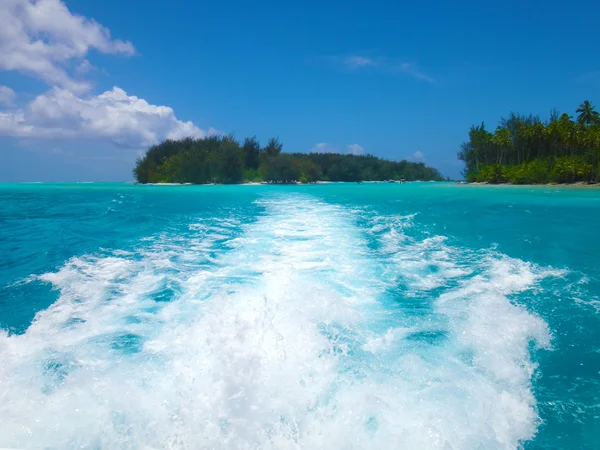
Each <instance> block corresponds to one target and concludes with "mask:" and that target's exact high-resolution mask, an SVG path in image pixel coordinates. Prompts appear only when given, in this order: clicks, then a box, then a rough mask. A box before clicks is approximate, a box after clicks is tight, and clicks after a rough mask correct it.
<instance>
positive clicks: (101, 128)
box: [0, 87, 217, 148]
mask: <svg viewBox="0 0 600 450" xmlns="http://www.w3.org/2000/svg"><path fill="white" fill-rule="evenodd" d="M216 133H217V132H216V130H213V129H210V130H208V131H204V130H201V129H200V128H198V127H196V126H195V125H194V124H193V123H192V122H184V121H181V120H179V119H177V117H175V113H174V112H173V109H172V108H170V107H168V106H157V105H152V104H150V103H148V102H147V101H146V100H144V99H141V98H138V97H135V96H130V95H127V93H126V92H125V91H124V90H122V89H120V88H118V87H114V88H113V89H112V90H110V91H106V92H104V93H102V94H100V95H97V96H88V97H87V98H82V97H78V96H76V95H75V94H73V93H72V92H70V91H68V90H67V89H62V88H54V89H52V90H51V91H49V92H47V93H45V94H42V95H39V96H38V97H36V98H35V99H34V100H33V101H32V102H31V103H29V105H27V107H26V108H24V109H22V110H18V111H14V112H4V113H0V134H3V135H8V136H15V137H31V138H48V139H88V140H103V141H109V142H111V143H113V144H115V145H118V146H123V147H131V148H140V147H147V146H149V145H153V144H156V143H158V142H160V141H162V140H164V139H179V138H182V137H187V136H190V137H196V138H199V137H204V136H206V135H208V134H216Z"/></svg>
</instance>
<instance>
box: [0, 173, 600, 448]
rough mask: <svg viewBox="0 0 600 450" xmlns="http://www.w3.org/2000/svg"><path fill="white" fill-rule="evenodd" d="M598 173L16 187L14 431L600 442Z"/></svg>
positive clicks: (8, 344)
mask: <svg viewBox="0 0 600 450" xmlns="http://www.w3.org/2000/svg"><path fill="white" fill-rule="evenodd" d="M599 257H600V190H596V189H577V188H559V187H534V188H532V187H481V186H478V187H474V186H457V185H453V184H447V183H410V184H402V185H398V184H377V185H375V184H372V185H368V184H362V185H357V184H329V185H315V186H135V185H130V184H15V185H0V447H9V448H27V449H29V448H40V449H42V448H44V449H74V448H78V449H81V448H84V449H119V448H124V449H163V448H172V449H179V448H181V449H184V448H185V449H188V448H189V449H197V448H215V449H219V448H234V449H365V448H372V449H388V448H390V449H391V448H394V449H398V448H403V449H444V450H449V449H515V448H525V449H546V448H552V449H555V448H572V449H582V448H600V259H599Z"/></svg>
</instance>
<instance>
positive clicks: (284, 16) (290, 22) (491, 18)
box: [0, 0, 600, 182]
mask: <svg viewBox="0 0 600 450" xmlns="http://www.w3.org/2000/svg"><path fill="white" fill-rule="evenodd" d="M599 17H600V2H597V1H588V0H583V1H580V2H578V3H577V5H573V4H569V3H566V2H564V0H563V1H554V0H548V1H544V2H542V1H522V0H521V1H518V2H517V1H512V0H510V1H504V2H466V1H459V2H456V1H453V2H446V1H421V2H410V3H409V2H380V1H370V2H347V1H311V0H310V1H303V2H296V1H285V2H260V1H259V2H241V1H218V2H214V1H212V2H204V1H183V0H170V1H168V2H167V1H164V0H162V1H159V0H146V1H144V2H141V1H137V2H136V1H126V2H124V1H122V0H119V1H117V0H103V1H97V0H65V1H60V0H0V155H2V159H1V160H0V161H1V162H0V182H7V181H127V180H131V179H132V174H131V169H132V168H133V165H134V164H135V160H136V158H137V157H139V156H140V155H142V154H143V153H144V151H145V150H146V149H147V148H148V147H149V146H151V145H153V144H155V143H158V142H160V141H162V140H164V139H167V138H179V137H184V136H193V137H202V136H206V135H208V134H212V133H233V134H234V135H235V136H236V137H237V138H239V139H243V138H244V137H246V136H253V135H256V136H257V137H258V139H259V140H261V142H263V143H266V141H267V140H268V139H269V138H270V137H272V136H277V137H279V139H280V140H281V141H282V142H283V144H284V151H294V152H296V151H298V152H310V151H338V152H343V153H354V154H373V155H376V156H380V157H384V158H388V159H394V160H401V159H408V160H413V161H423V162H425V163H426V164H428V165H431V166H433V167H436V168H437V169H439V170H440V171H441V172H442V174H443V175H445V176H450V177H452V178H457V177H459V176H460V172H461V170H462V164H461V163H460V162H459V161H458V160H457V159H456V153H457V152H458V151H459V147H460V143H461V142H463V141H464V140H466V139H467V134H468V130H469V128H470V127H471V125H473V124H479V123H481V122H485V123H486V126H487V127H488V128H491V129H493V128H495V126H496V124H497V122H498V120H499V118H500V117H502V116H506V115H508V114H509V113H510V112H511V111H515V112H520V113H525V114H529V113H533V114H538V115H540V116H541V117H542V118H546V117H547V116H548V115H549V111H550V110H551V109H552V108H557V109H558V110H560V111H561V112H568V113H569V114H571V115H573V114H574V113H575V109H576V108H577V105H578V104H579V103H581V102H582V101H583V100H585V99H589V100H590V101H592V103H594V104H596V100H598V97H599V95H598V94H599V93H600V58H598V41H599V38H600V28H599V26H598V25H600V19H599Z"/></svg>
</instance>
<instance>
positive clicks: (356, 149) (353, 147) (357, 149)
mask: <svg viewBox="0 0 600 450" xmlns="http://www.w3.org/2000/svg"><path fill="white" fill-rule="evenodd" d="M346 150H347V151H348V153H350V154H351V155H362V154H363V153H364V152H365V149H364V148H362V147H361V146H360V145H358V144H350V145H348V146H347V147H346Z"/></svg>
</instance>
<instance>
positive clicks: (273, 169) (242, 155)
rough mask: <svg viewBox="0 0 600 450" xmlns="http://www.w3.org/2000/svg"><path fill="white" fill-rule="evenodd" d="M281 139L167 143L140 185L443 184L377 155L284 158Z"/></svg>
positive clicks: (149, 161) (151, 154)
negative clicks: (334, 182) (375, 182)
mask: <svg viewBox="0 0 600 450" xmlns="http://www.w3.org/2000/svg"><path fill="white" fill-rule="evenodd" d="M282 149H283V145H282V144H281V142H280V141H279V140H278V139H277V138H272V139H270V140H269V142H268V143H267V145H266V146H264V147H261V145H260V142H259V141H258V140H257V139H256V137H251V138H246V139H245V140H244V142H243V143H240V142H238V141H237V140H236V139H235V138H234V137H233V136H231V135H229V136H220V135H216V136H208V137H205V138H200V139H192V138H185V139H180V140H166V141H164V142H162V143H160V144H158V145H154V146H152V147H151V148H150V149H148V151H147V152H146V154H145V155H144V156H143V157H141V158H139V159H138V160H137V163H136V166H135V168H134V169H133V174H134V177H135V179H136V181H137V182H138V183H143V184H145V183H192V184H208V183H223V184H233V183H243V182H264V183H314V182H319V181H350V182H361V181H404V180H406V181H415V180H421V181H441V180H443V178H442V176H441V175H440V173H439V172H438V171H437V170H436V169H434V168H431V167H428V166H426V165H425V164H424V163H422V162H409V161H406V160H402V161H390V160H386V159H382V158H378V157H376V156H372V155H352V154H341V153H284V152H282Z"/></svg>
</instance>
